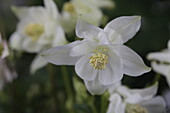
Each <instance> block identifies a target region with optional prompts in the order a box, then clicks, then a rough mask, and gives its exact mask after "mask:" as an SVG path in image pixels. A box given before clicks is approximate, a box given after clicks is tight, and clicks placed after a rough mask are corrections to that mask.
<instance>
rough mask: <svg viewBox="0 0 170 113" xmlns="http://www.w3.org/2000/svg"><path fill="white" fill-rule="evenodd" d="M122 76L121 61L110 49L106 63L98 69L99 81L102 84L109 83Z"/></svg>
mask: <svg viewBox="0 0 170 113" xmlns="http://www.w3.org/2000/svg"><path fill="white" fill-rule="evenodd" d="M122 78H123V63H122V60H121V59H120V57H119V56H117V55H116V54H115V53H114V52H112V51H110V53H109V58H108V64H107V65H106V68H105V69H103V70H99V81H100V82H101V83H102V84H103V85H111V84H113V83H116V82H118V81H120V80H121V79H122Z"/></svg>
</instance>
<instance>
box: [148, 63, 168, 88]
mask: <svg viewBox="0 0 170 113" xmlns="http://www.w3.org/2000/svg"><path fill="white" fill-rule="evenodd" d="M151 66H152V68H153V70H154V71H155V72H157V73H159V74H162V75H164V76H165V77H166V80H167V82H168V85H169V86H170V65H167V64H158V63H156V62H152V63H151Z"/></svg>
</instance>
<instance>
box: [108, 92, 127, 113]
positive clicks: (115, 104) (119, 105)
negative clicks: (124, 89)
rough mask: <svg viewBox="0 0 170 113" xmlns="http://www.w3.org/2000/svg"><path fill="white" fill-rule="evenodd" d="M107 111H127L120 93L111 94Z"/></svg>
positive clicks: (116, 112)
mask: <svg viewBox="0 0 170 113" xmlns="http://www.w3.org/2000/svg"><path fill="white" fill-rule="evenodd" d="M107 113H125V104H124V103H123V100H122V99H121V96H120V95H118V94H116V93H115V94H113V95H111V97H110V103H109V107H108V110H107Z"/></svg>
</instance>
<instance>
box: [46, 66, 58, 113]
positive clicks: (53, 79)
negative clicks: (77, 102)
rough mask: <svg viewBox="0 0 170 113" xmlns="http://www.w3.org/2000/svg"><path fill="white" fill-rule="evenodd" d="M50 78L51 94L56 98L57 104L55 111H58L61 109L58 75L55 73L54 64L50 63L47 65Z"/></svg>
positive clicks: (55, 103)
mask: <svg viewBox="0 0 170 113" xmlns="http://www.w3.org/2000/svg"><path fill="white" fill-rule="evenodd" d="M47 69H48V74H49V79H50V84H51V85H50V86H51V96H52V97H53V99H54V105H55V109H54V110H55V112H56V113H58V112H60V111H59V99H58V97H57V92H56V91H57V86H56V77H55V76H56V75H55V73H54V67H53V65H52V64H48V66H47Z"/></svg>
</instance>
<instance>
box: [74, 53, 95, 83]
mask: <svg viewBox="0 0 170 113" xmlns="http://www.w3.org/2000/svg"><path fill="white" fill-rule="evenodd" d="M90 56H91V54H88V55H84V56H82V57H81V58H80V59H79V60H78V61H77V62H76V65H75V70H76V73H77V75H78V76H79V77H80V78H82V79H83V80H84V81H92V80H94V79H95V77H96V76H97V74H98V70H95V69H94V68H93V67H92V66H91V65H90V63H89V61H90Z"/></svg>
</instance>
